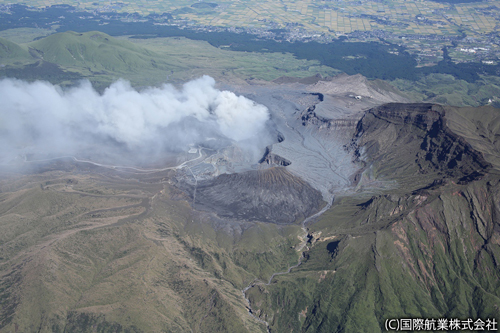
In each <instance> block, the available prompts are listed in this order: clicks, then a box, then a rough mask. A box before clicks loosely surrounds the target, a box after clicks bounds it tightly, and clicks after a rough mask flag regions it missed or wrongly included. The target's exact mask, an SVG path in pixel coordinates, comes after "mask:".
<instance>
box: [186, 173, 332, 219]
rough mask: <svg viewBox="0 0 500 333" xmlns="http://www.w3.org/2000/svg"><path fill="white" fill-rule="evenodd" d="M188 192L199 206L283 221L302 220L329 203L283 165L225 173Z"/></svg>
mask: <svg viewBox="0 0 500 333" xmlns="http://www.w3.org/2000/svg"><path fill="white" fill-rule="evenodd" d="M188 191H189V193H190V194H191V197H192V198H194V207H195V208H196V209H201V210H210V211H215V212H217V214H218V215H219V216H222V217H229V218H235V219H239V220H240V219H243V220H250V221H262V222H273V223H279V224H285V223H286V224H288V223H293V222H296V221H298V220H302V219H304V218H306V217H308V216H310V215H313V214H315V213H317V212H318V211H319V210H320V209H321V207H322V206H324V205H325V204H326V203H325V202H324V201H323V198H322V195H321V193H320V192H319V191H318V190H315V189H314V188H313V187H312V186H311V185H309V184H308V183H306V182H305V181H304V180H302V179H300V178H299V177H297V176H294V175H292V174H291V173H290V172H288V171H287V170H286V169H285V168H282V167H274V168H269V169H266V170H258V171H247V172H242V173H233V174H223V175H220V176H218V177H216V178H214V179H211V180H204V181H201V182H198V184H197V186H196V187H190V188H189V189H188ZM195 191H196V193H195Z"/></svg>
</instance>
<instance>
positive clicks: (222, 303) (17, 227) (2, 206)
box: [0, 172, 300, 332]
mask: <svg viewBox="0 0 500 333" xmlns="http://www.w3.org/2000/svg"><path fill="white" fill-rule="evenodd" d="M0 189H1V193H0V305H1V306H0V332H10V331H15V330H16V329H17V330H18V331H22V332H30V331H40V332H96V331H97V332H119V331H121V332H161V331H167V332H186V331H193V332H261V331H264V326H263V325H262V324H260V323H258V322H257V321H256V320H255V319H253V318H252V317H251V316H250V315H249V314H248V311H247V309H246V302H245V299H244V298H243V295H242V293H241V290H242V289H243V288H244V287H246V286H247V285H248V284H249V283H250V282H251V281H253V280H255V279H268V278H269V276H270V275H271V274H272V273H273V272H275V271H278V270H285V269H286V267H288V266H289V265H290V264H292V263H295V262H296V260H297V257H298V253H297V251H295V249H294V248H293V247H294V246H295V245H296V244H297V243H298V242H299V240H298V239H297V235H298V234H299V232H300V228H299V227H297V226H276V225H273V224H263V223H243V224H238V223H236V224H232V225H231V224H229V225H224V226H222V227H221V225H220V224H214V222H212V221H210V220H209V219H207V216H206V215H200V214H197V213H196V212H193V211H192V209H191V208H190V206H189V204H188V203H187V202H186V201H184V200H183V199H182V198H183V197H182V193H180V192H179V191H178V190H175V189H174V188H172V187H170V186H167V185H165V186H163V185H162V184H159V183H153V184H148V183H139V182H137V181H133V180H130V181H128V180H124V179H119V178H108V177H106V176H99V175H97V174H93V175H92V176H90V175H78V174H76V173H65V172H46V173H41V174H37V175H32V176H26V177H21V178H16V177H12V178H10V179H8V180H7V179H2V182H1V183H0Z"/></svg>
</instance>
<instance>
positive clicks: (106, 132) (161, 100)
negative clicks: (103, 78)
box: [0, 76, 269, 158]
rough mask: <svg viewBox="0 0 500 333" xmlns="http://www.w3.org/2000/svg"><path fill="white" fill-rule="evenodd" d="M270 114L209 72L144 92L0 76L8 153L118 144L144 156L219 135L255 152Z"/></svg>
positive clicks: (0, 120) (103, 148) (126, 86)
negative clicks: (99, 89) (219, 84)
mask: <svg viewBox="0 0 500 333" xmlns="http://www.w3.org/2000/svg"><path fill="white" fill-rule="evenodd" d="M268 119H269V112H268V110H267V108H266V107H265V106H263V105H258V104H256V103H254V102H253V101H251V100H249V99H247V98H245V97H243V96H237V95H235V94H234V93H232V92H229V91H220V90H218V89H216V88H215V81H214V79H212V78H211V77H208V76H203V77H201V78H199V79H196V80H193V81H190V82H187V83H186V84H184V85H183V87H182V88H181V89H176V88H175V87H173V86H171V85H167V84H165V85H162V86H161V87H151V88H148V89H145V90H142V91H137V90H135V89H134V88H132V87H131V85H130V83H128V82H127V81H123V80H119V81H117V82H115V83H113V84H112V85H111V86H109V87H108V88H107V89H106V90H105V91H104V92H103V93H102V94H99V93H98V92H96V91H95V90H94V89H93V88H92V86H91V84H90V82H88V81H83V82H82V83H81V84H80V85H79V86H77V87H74V88H70V89H65V90H63V89H61V88H60V87H58V86H54V85H52V84H50V83H48V82H43V81H36V82H31V83H28V82H25V81H20V80H16V79H2V80H0V139H2V141H3V142H2V147H1V148H0V150H1V152H2V154H4V155H5V154H7V155H12V154H14V153H19V152H20V151H22V150H26V149H29V150H31V151H43V152H44V153H46V154H49V155H54V154H60V153H66V154H77V153H78V152H79V151H82V150H87V151H88V150H89V149H90V150H92V149H95V150H99V151H100V152H104V153H106V152H110V153H111V152H113V151H114V152H116V150H117V149H118V148H117V147H121V148H120V149H124V150H127V151H128V152H133V153H134V154H135V156H138V157H141V155H148V154H152V153H154V154H161V152H162V151H165V150H168V151H176V150H177V151H180V150H184V149H186V147H187V146H188V145H189V144H193V143H194V144H202V143H203V142H206V141H207V140H208V139H209V138H214V137H216V138H219V139H221V140H223V141H224V140H225V141H227V142H229V141H233V142H236V143H239V144H240V145H241V146H242V147H245V149H249V150H250V151H253V152H255V151H256V150H261V149H263V148H264V147H265V145H267V144H269V134H268V133H267V132H266V123H267V121H268ZM219 141H220V140H219ZM142 157H143V158H146V157H147V156H142Z"/></svg>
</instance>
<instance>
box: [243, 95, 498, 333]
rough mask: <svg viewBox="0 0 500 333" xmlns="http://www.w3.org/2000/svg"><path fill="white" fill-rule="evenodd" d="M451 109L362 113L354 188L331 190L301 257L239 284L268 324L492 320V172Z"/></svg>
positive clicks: (307, 328)
mask: <svg viewBox="0 0 500 333" xmlns="http://www.w3.org/2000/svg"><path fill="white" fill-rule="evenodd" d="M451 112H460V110H452V109H448V110H446V111H445V110H444V109H443V108H442V107H441V106H438V105H430V104H389V105H384V106H382V107H378V108H375V109H372V110H370V111H368V112H367V113H366V114H365V116H364V117H363V118H362V119H361V120H360V121H359V123H358V126H357V130H356V133H355V134H354V135H353V137H352V144H351V149H352V150H353V151H355V152H357V153H358V159H359V161H360V162H361V163H363V164H364V165H365V167H364V168H363V169H362V172H361V173H360V174H359V175H358V177H357V181H358V183H357V191H356V193H351V194H348V195H347V194H345V195H337V196H336V198H335V201H334V203H333V205H332V208H331V209H330V210H329V211H327V212H326V213H325V214H324V215H323V216H322V218H321V219H320V220H319V221H318V222H317V223H315V224H313V225H311V226H310V229H309V237H310V242H309V244H308V246H309V248H308V250H307V251H306V252H305V253H304V260H303V262H302V265H301V266H299V267H298V268H297V269H295V270H294V271H292V272H291V273H290V274H289V275H286V276H277V277H275V279H274V280H273V283H272V284H270V285H268V286H263V285H260V286H256V287H254V288H251V289H250V290H249V291H248V293H247V295H248V297H249V299H250V301H251V304H252V305H253V311H254V312H255V313H258V314H259V316H260V318H262V319H263V320H266V321H267V322H268V323H269V324H270V327H271V330H272V331H276V332H290V331H292V330H293V331H303V332H318V331H334V332H355V331H356V332H382V331H385V328H384V324H385V321H386V320H387V319H393V318H423V319H425V318H434V319H438V318H445V319H447V320H449V319H452V318H460V319H466V318H471V319H473V320H474V321H476V320H477V319H479V318H480V319H481V320H483V321H486V320H487V319H490V320H491V319H495V320H496V321H497V322H498V319H499V318H500V310H499V306H500V284H499V281H500V269H499V267H498V263H499V262H500V222H499V219H498V216H500V205H499V204H498V202H500V173H499V172H498V171H497V170H496V169H493V168H492V167H491V164H490V163H488V162H487V161H486V160H485V159H484V158H483V154H482V153H480V152H478V151H476V150H474V149H473V148H472V146H471V145H470V144H469V143H468V142H467V140H465V139H464V138H462V137H460V136H458V135H457V134H456V133H455V132H453V131H451V130H450V128H449V127H448V126H447V115H451ZM497 112H498V111H497ZM469 116H470V118H472V119H473V120H472V121H473V122H474V123H477V124H478V126H479V127H484V126H486V127H488V126H487V124H484V123H483V121H482V120H481V115H480V114H476V117H474V116H473V115H469ZM488 128H489V129H492V127H491V126H489V127H488ZM491 134H492V135H490V136H489V137H494V136H495V135H494V133H491ZM496 134H499V133H498V131H497V132H496ZM475 139H478V138H477V137H475ZM484 140H486V141H488V140H489V139H488V138H487V137H485V138H484ZM484 146H485V145H483V147H484ZM436 323H437V322H436Z"/></svg>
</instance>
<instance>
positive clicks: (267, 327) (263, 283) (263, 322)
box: [241, 197, 333, 333]
mask: <svg viewBox="0 0 500 333" xmlns="http://www.w3.org/2000/svg"><path fill="white" fill-rule="evenodd" d="M332 203H333V197H332V200H331V201H330V202H329V203H328V204H327V205H326V206H325V207H323V209H321V210H320V211H319V212H317V213H316V214H313V215H311V216H309V217H308V218H306V219H304V221H302V223H301V228H302V231H304V235H303V236H302V238H303V239H304V240H303V241H302V243H301V245H300V248H299V249H298V250H297V251H301V253H300V256H299V259H298V261H297V264H295V265H293V266H290V267H288V269H287V270H286V271H283V272H276V273H273V274H272V275H271V277H270V278H269V281H267V283H265V282H263V281H259V280H257V279H255V280H253V281H252V282H250V284H249V285H248V286H246V287H245V288H244V289H243V290H242V291H241V292H242V293H243V297H244V298H245V300H246V302H247V310H248V313H249V314H250V315H251V316H252V317H253V318H255V319H256V320H257V321H258V322H260V323H262V324H264V325H266V329H267V332H268V333H270V332H271V330H270V328H269V323H268V322H267V321H265V320H262V319H260V318H259V317H257V316H256V315H255V314H254V313H253V310H252V306H251V304H250V299H249V298H248V297H247V294H246V293H247V291H248V290H249V289H250V288H253V287H254V286H257V285H261V286H269V285H270V284H271V282H272V281H273V279H274V278H275V277H276V276H278V275H284V274H288V273H290V272H291V271H292V269H294V268H297V267H299V266H300V265H302V260H303V258H304V251H302V249H303V248H304V247H305V246H306V244H307V235H308V229H307V227H306V225H307V223H309V222H310V221H311V220H312V219H314V218H316V217H318V216H320V215H321V214H323V213H324V212H326V211H327V210H328V209H329V208H330V207H331V206H332Z"/></svg>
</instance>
